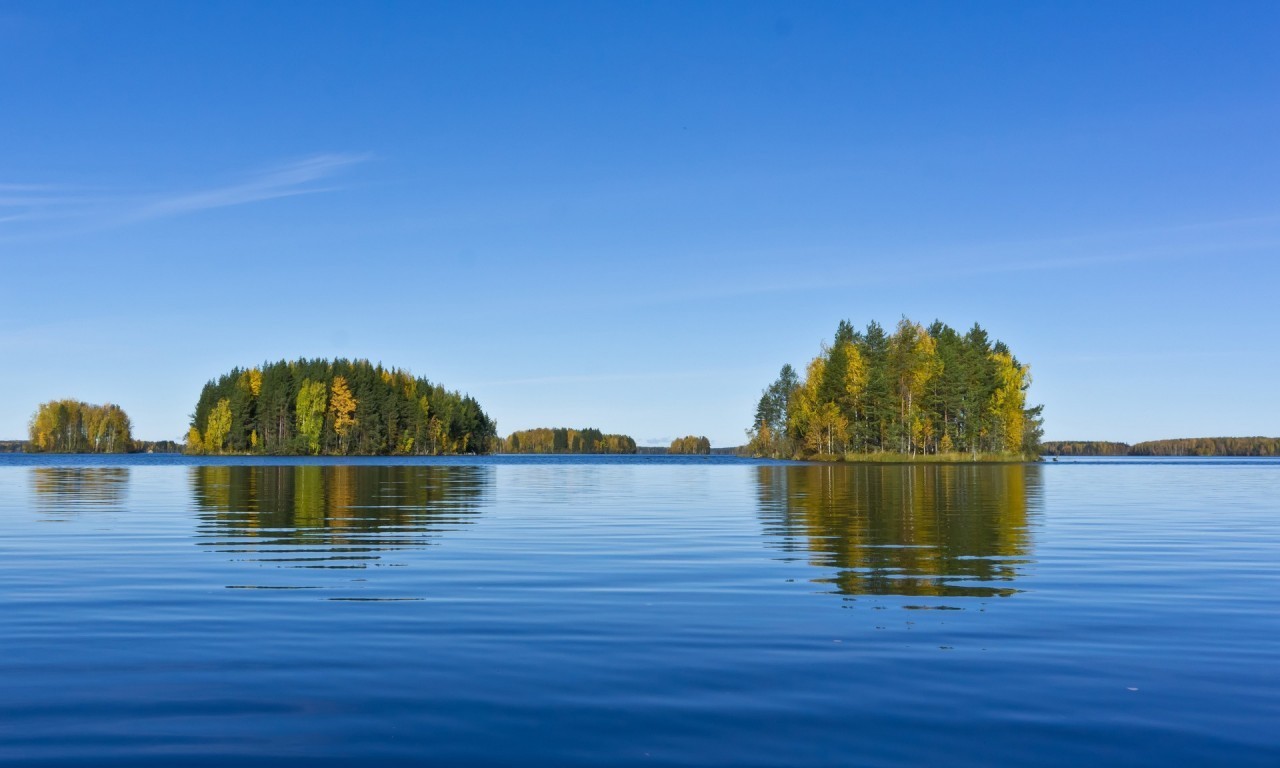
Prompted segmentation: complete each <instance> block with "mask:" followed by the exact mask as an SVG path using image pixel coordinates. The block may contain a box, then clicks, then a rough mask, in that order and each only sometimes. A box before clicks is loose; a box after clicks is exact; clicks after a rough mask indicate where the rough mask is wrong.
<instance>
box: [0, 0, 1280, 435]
mask: <svg viewBox="0 0 1280 768" xmlns="http://www.w3.org/2000/svg"><path fill="white" fill-rule="evenodd" d="M1276 29H1280V5H1277V4H1275V3H1228V4H1217V3H1200V4H1190V3H1173V2H1160V3H1136V2H1135V3H1097V4H1084V3H1060V4H1052V3H1034V2H1011V3H983V4H968V3H845V2H840V3H803V4H797V3H687V2H680V3H627V4H623V3H599V2H583V3H511V4H484V3H465V4H464V3H457V4H433V3H419V2H414V3H404V4H356V3H350V4H337V3H311V4H302V3H260V2H253V3H230V2H227V3H217V4H178V3H168V2H157V3H126V2H121V3H50V2H32V3H7V2H0V268H2V272H0V356H2V357H3V360H4V374H3V383H0V438H17V437H21V436H23V435H24V434H25V431H26V423H27V420H28V418H29V417H30V415H31V413H32V412H33V411H34V410H35V407H36V405H37V404H38V403H40V402H42V401H45V400H48V399H51V398H55V397H76V398H80V399H84V400H89V401H93V402H102V401H111V402H117V403H119V404H121V405H122V406H124V408H125V409H126V410H127V411H128V413H129V414H130V415H131V416H132V418H133V421H134V426H135V434H136V435H137V436H139V437H143V438H150V439H160V438H177V437H179V436H181V435H182V434H183V433H184V432H185V428H186V425H187V419H188V414H189V413H190V411H191V410H192V407H193V405H194V402H195V398H196V396H197V394H198V392H199V389H200V387H201V385H202V384H203V383H204V382H205V381H206V380H207V379H209V378H210V377H213V376H216V375H217V374H219V373H221V372H223V371H226V370H228V369H230V368H231V367H233V366H235V365H242V366H244V365H252V364H254V363H257V362H261V361H263V360H266V359H271V360H275V359H280V358H293V357H298V356H308V357H316V356H324V357H333V356H346V357H367V358H370V359H373V360H375V361H376V360H381V361H382V362H384V363H385V364H388V365H395V366H400V367H405V368H408V369H410V370H411V371H413V372H414V373H416V374H419V375H425V376H427V377H429V378H431V379H432V380H435V381H440V382H442V383H444V384H445V385H446V386H448V387H450V388H457V389H461V390H463V391H466V392H469V393H471V394H473V395H475V396H476V397H477V399H478V400H479V401H480V402H481V404H482V405H483V406H484V407H485V408H486V410H487V411H488V412H489V413H490V414H491V415H492V416H493V417H494V418H496V419H497V420H498V424H499V430H500V431H501V432H503V433H504V434H505V433H507V432H509V431H511V430H514V429H520V428H526V427H534V426H552V425H566V426H568V425H573V426H596V427H599V428H601V429H604V430H606V431H618V432H625V433H628V434H631V435H633V436H634V437H636V438H637V440H639V441H640V442H641V443H647V444H656V443H661V442H666V441H669V440H670V439H671V438H672V437H675V436H678V435H682V434H687V433H694V434H705V435H707V436H709V437H710V438H711V439H712V441H713V442H714V443H715V444H718V445H733V444H738V443H740V442H742V440H743V430H744V428H746V427H747V426H749V423H750V420H751V415H752V412H753V409H754V404H755V401H756V399H757V398H758V396H759V393H760V390H761V388H762V387H764V386H765V385H766V384H767V383H768V382H769V381H770V380H772V378H773V377H774V376H775V375H776V374H777V370H778V368H779V367H780V366H781V365H782V364H783V363H787V362H789V363H792V364H794V365H796V366H798V367H799V366H802V365H803V364H804V363H805V362H806V361H807V360H808V359H809V358H810V357H812V356H813V355H814V354H815V353H816V352H817V351H818V348H819V344H820V343H821V342H822V341H823V340H824V339H829V338H830V337H831V335H832V333H833V331H834V329H835V326H836V324H837V322H838V321H839V320H840V319H842V318H848V319H850V320H851V321H853V323H854V324H855V325H858V326H862V325H865V324H866V323H867V321H869V320H872V319H877V320H879V321H880V322H881V323H883V324H886V325H890V324H893V323H895V322H896V321H897V319H898V317H899V316H901V315H903V314H906V315H908V316H910V317H912V318H914V319H917V320H920V321H922V322H926V323H927V322H929V321H931V320H933V319H934V318H938V319H941V320H943V321H945V322H948V323H950V324H951V325H953V326H956V327H960V328H964V327H967V326H969V325H970V324H972V323H973V322H975V321H977V322H980V323H981V324H982V325H983V326H984V327H986V328H987V329H988V330H989V331H990V332H991V333H992V335H994V336H996V337H998V338H1000V339H1003V340H1004V341H1006V342H1007V343H1008V344H1009V345H1010V346H1011V347H1012V348H1013V350H1014V352H1015V354H1017V355H1018V356H1019V358H1020V359H1021V360H1023V361H1024V362H1027V363H1029V364H1030V365H1031V367H1032V371H1033V374H1034V376H1035V384H1034V385H1033V388H1032V390H1031V398H1032V399H1033V400H1034V401H1036V402H1043V403H1044V404H1045V406H1046V409H1045V418H1046V432H1047V435H1046V436H1047V437H1048V438H1060V439H1069V438H1081V439H1085V438H1089V439H1114V440H1127V441H1136V440H1141V439H1151V438H1163V437H1181V436H1199V435H1242V434H1269V435H1276V434H1280V405H1277V403H1276V400H1275V398H1274V397H1272V395H1271V392H1272V390H1274V388H1275V383H1276V381H1277V379H1280V355H1277V343H1276V341H1275V339H1274V333H1275V328H1276V313H1275V307H1276V295H1277V293H1280V267H1277V266H1276V259H1277V257H1278V256H1280V152H1277V149H1278V148H1280V142H1278V141H1277V138H1276V137H1278V136H1280V99H1278V98H1277V94H1280V53H1277V49H1276V45H1275V30H1276Z"/></svg>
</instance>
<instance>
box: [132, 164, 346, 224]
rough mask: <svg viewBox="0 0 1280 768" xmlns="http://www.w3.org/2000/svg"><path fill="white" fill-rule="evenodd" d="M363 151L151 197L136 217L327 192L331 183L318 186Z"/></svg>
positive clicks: (151, 217) (147, 217) (285, 166)
mask: <svg viewBox="0 0 1280 768" xmlns="http://www.w3.org/2000/svg"><path fill="white" fill-rule="evenodd" d="M366 159H367V156H365V155H347V154H334V155H316V156H315V157H309V158H306V159H305V160H301V161H298V162H295V163H290V164H288V165H283V166H278V167H276V168H270V169H266V170H264V171H261V172H259V173H257V174H254V175H252V176H250V177H249V178H248V179H245V180H244V181H241V182H238V183H235V184H230V185H227V186H221V187H212V188H209V189H203V190H200V191H198V192H189V193H184V194H178V195H174V196H172V197H167V198H164V199H161V200H156V201H153V202H151V203H149V204H147V205H144V206H142V207H141V208H139V209H138V210H137V211H136V218H139V219H153V218H159V217H162V216H176V215H180V214H184V213H192V212H195V211H203V210H208V209H210V208H227V207H229V206H233V205H245V204H246V203H256V202H259V201H262V200H274V199H277V198H281V197H296V196H298V195H309V194H314V193H316V192H328V191H330V190H332V189H334V187H333V186H317V182H320V181H321V180H323V179H327V178H329V177H331V176H333V175H335V174H336V173H338V172H339V171H341V170H343V169H345V168H347V167H348V166H351V165H355V164H356V163H359V162H363V161H364V160H366Z"/></svg>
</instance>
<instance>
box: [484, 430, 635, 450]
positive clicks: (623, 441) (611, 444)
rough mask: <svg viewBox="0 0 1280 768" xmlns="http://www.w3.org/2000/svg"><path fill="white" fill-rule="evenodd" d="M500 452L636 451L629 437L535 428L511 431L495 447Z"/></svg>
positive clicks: (590, 431) (599, 432) (593, 431)
mask: <svg viewBox="0 0 1280 768" xmlns="http://www.w3.org/2000/svg"><path fill="white" fill-rule="evenodd" d="M497 450H498V451H500V452H501V453H617V454H631V453H635V452H636V441H635V440H633V439H632V438H631V436H630V435H609V434H605V433H603V432H601V431H600V430H598V429H594V428H592V427H587V428H584V429H570V428H567V427H539V428H537V429H522V430H520V431H518V432H512V433H511V434H510V435H509V436H508V437H507V439H506V440H503V441H502V442H501V444H500V445H499V446H498V447H497Z"/></svg>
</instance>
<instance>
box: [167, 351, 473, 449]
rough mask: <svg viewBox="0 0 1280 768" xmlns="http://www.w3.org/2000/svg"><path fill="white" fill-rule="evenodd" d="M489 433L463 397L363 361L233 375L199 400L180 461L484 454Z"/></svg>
mask: <svg viewBox="0 0 1280 768" xmlns="http://www.w3.org/2000/svg"><path fill="white" fill-rule="evenodd" d="M496 435H497V424H496V422H494V421H493V420H492V419H490V418H489V417H488V416H487V415H486V414H485V412H484V410H482V409H481V408H480V404H479V403H477V402H476V401H475V400H474V399H473V398H472V397H470V396H469V395H464V394H461V393H459V392H452V391H449V390H446V389H445V388H444V387H442V386H440V385H438V384H432V383H431V382H430V381H428V380H427V379H424V378H418V377H414V376H412V375H411V374H409V373H408V372H406V371H404V370H401V369H398V368H383V367H382V365H381V364H378V365H374V364H373V363H370V362H369V361H368V360H342V359H340V360H333V361H329V360H307V359H299V360H293V361H285V360H281V361H279V362H275V363H264V364H263V365H261V366H258V367H254V368H236V369H234V370H232V371H230V372H229V373H226V374H223V375H222V376H220V377H218V378H217V379H214V380H211V381H209V382H208V383H207V384H205V385H204V388H203V389H202V390H201V392H200V398H199V400H198V401H197V402H196V408H195V413H194V414H193V415H192V418H191V426H190V429H189V430H188V432H187V452H188V453H197V454H228V453H230V454H272V455H295V456H296V455H337V456H342V455H374V456H378V455H401V456H403V455H414V454H431V455H436V454H461V453H488V452H489V451H491V450H492V449H493V445H494V442H495V439H496Z"/></svg>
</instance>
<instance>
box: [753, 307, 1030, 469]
mask: <svg viewBox="0 0 1280 768" xmlns="http://www.w3.org/2000/svg"><path fill="white" fill-rule="evenodd" d="M1030 384H1031V373H1030V369H1029V368H1028V367H1027V366H1026V365H1024V364H1023V363H1020V362H1019V361H1018V359H1017V358H1016V357H1014V355H1013V353H1012V351H1011V350H1010V349H1009V348H1008V346H1006V345H1005V344H1003V343H1002V342H999V341H995V342H993V341H992V340H991V339H990V337H989V336H988V334H987V332H986V331H985V330H983V329H982V327H981V326H979V325H977V324H976V323H975V324H974V326H973V327H972V328H970V329H969V331H968V332H966V333H964V334H960V333H959V332H957V331H955V330H954V329H952V328H950V327H949V326H947V325H945V324H943V323H941V322H934V323H933V324H932V325H930V326H929V327H927V328H926V327H924V326H922V325H920V324H919V323H915V322H912V321H911V320H909V319H908V318H906V317H903V318H902V320H901V321H900V322H899V323H898V325H897V328H896V329H895V330H894V332H893V333H888V332H887V331H886V330H885V329H884V328H883V327H882V326H881V325H880V324H879V323H877V322H875V321H872V322H871V323H870V324H869V325H868V326H867V327H866V330H865V331H855V330H854V328H853V326H852V325H851V324H850V323H849V322H848V321H847V320H845V321H841V322H840V324H839V325H838V326H837V328H836V333H835V337H834V339H833V341H832V343H831V345H830V346H827V345H825V344H824V345H823V347H822V351H821V353H820V354H819V355H818V356H817V357H815V358H814V359H813V360H812V361H810V363H809V365H808V366H807V368H806V370H805V375H804V378H803V379H801V378H800V376H798V375H797V374H796V372H795V370H794V369H793V368H792V367H791V366H790V365H784V366H783V367H782V370H781V372H780V373H779V375H778V379H777V380H776V381H774V382H773V383H772V384H770V385H769V386H768V387H766V388H765V390H764V392H763V394H762V395H761V397H760V401H759V403H758V405H757V407H756V415H755V420H754V422H753V424H752V427H751V429H750V430H748V432H747V436H748V437H749V438H750V442H749V443H748V450H749V452H750V453H751V454H752V455H754V456H761V457H774V458H818V459H842V460H875V461H896V460H907V461H910V460H920V459H923V460H934V461H941V460H952V461H957V460H964V461H976V460H1004V461H1019V460H1026V459H1034V458H1036V456H1037V455H1038V450H1039V442H1040V436H1041V434H1042V430H1041V424H1042V421H1043V420H1042V419H1041V417H1040V414H1041V410H1042V406H1034V407H1027V405H1026V390H1027V387H1028V386H1030Z"/></svg>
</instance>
